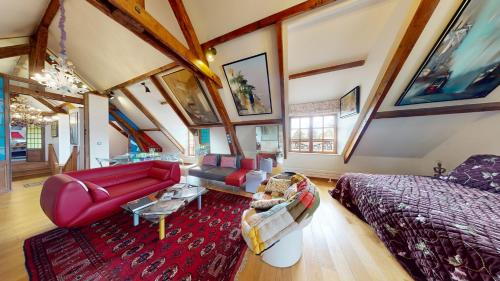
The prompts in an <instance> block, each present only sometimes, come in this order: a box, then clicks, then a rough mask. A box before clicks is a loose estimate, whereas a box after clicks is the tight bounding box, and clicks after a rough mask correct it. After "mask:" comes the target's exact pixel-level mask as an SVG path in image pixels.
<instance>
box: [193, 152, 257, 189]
mask: <svg viewBox="0 0 500 281" xmlns="http://www.w3.org/2000/svg"><path fill="white" fill-rule="evenodd" d="M216 156H217V166H209V165H199V166H196V167H193V168H191V169H189V175H190V176H194V177H198V178H202V179H207V180H214V181H220V182H224V183H225V184H227V185H231V186H236V187H240V186H242V185H243V184H244V183H245V182H246V175H247V173H248V172H249V171H251V170H254V169H255V161H254V159H251V158H243V159H242V158H241V156H236V168H225V167H221V166H220V163H221V157H222V156H231V155H222V154H216Z"/></svg>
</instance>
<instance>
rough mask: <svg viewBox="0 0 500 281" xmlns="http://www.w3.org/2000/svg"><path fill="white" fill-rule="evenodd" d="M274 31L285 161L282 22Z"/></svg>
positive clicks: (286, 151)
mask: <svg viewBox="0 0 500 281" xmlns="http://www.w3.org/2000/svg"><path fill="white" fill-rule="evenodd" d="M275 29H276V45H277V51H278V52H277V53H278V74H279V81H280V108H281V130H282V133H283V158H285V159H286V157H287V153H288V148H287V143H288V142H287V141H286V115H285V113H286V105H285V58H284V55H283V45H284V43H283V22H282V21H280V22H278V23H276V25H275Z"/></svg>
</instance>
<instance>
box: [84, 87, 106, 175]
mask: <svg viewBox="0 0 500 281" xmlns="http://www.w3.org/2000/svg"><path fill="white" fill-rule="evenodd" d="M88 112H89V116H88V124H87V128H88V134H89V144H88V151H89V159H90V161H89V162H90V163H87V165H89V167H87V168H97V167H100V165H99V163H98V162H97V160H96V158H108V157H109V131H108V126H109V121H108V120H109V117H108V98H106V97H103V96H98V95H94V94H88Z"/></svg>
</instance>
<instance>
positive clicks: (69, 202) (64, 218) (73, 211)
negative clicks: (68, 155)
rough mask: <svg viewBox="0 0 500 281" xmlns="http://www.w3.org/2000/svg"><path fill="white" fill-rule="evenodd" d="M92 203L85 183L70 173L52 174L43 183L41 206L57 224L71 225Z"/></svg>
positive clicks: (62, 225)
mask: <svg viewBox="0 0 500 281" xmlns="http://www.w3.org/2000/svg"><path fill="white" fill-rule="evenodd" d="M92 204H93V200H92V197H91V195H90V194H89V192H88V188H87V187H86V186H85V184H83V182H81V181H79V180H77V179H75V178H73V177H71V176H69V175H65V174H58V175H55V176H52V177H50V178H48V179H47V180H46V181H45V183H44V184H43V188H42V193H41V195H40V206H41V207H42V210H43V211H44V212H45V214H46V215H47V217H48V218H49V219H50V220H51V221H52V222H53V223H54V224H55V225H57V226H60V227H66V226H69V225H71V223H72V222H73V221H74V220H75V219H77V218H78V216H80V215H81V213H82V212H84V211H85V210H86V209H87V208H89V207H90V206H91V205H92Z"/></svg>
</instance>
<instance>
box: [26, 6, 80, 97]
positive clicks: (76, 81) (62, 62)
mask: <svg viewBox="0 0 500 281" xmlns="http://www.w3.org/2000/svg"><path fill="white" fill-rule="evenodd" d="M59 3H60V5H59V11H60V14H61V16H60V18H59V30H60V33H61V39H60V42H59V47H60V49H61V51H60V53H59V57H54V56H52V55H50V58H49V59H50V62H49V64H50V66H49V67H48V68H44V69H43V70H42V73H35V74H34V76H33V77H31V79H33V80H35V81H37V82H38V83H40V84H41V85H43V86H45V87H48V88H51V89H54V90H58V91H62V92H65V93H71V94H83V93H85V92H88V87H87V85H85V83H83V81H82V80H81V79H80V78H79V77H78V76H77V75H76V74H75V66H74V65H73V63H71V62H70V61H69V60H68V57H67V55H66V31H65V30H64V23H65V21H66V13H65V12H66V11H65V9H64V0H59Z"/></svg>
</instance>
